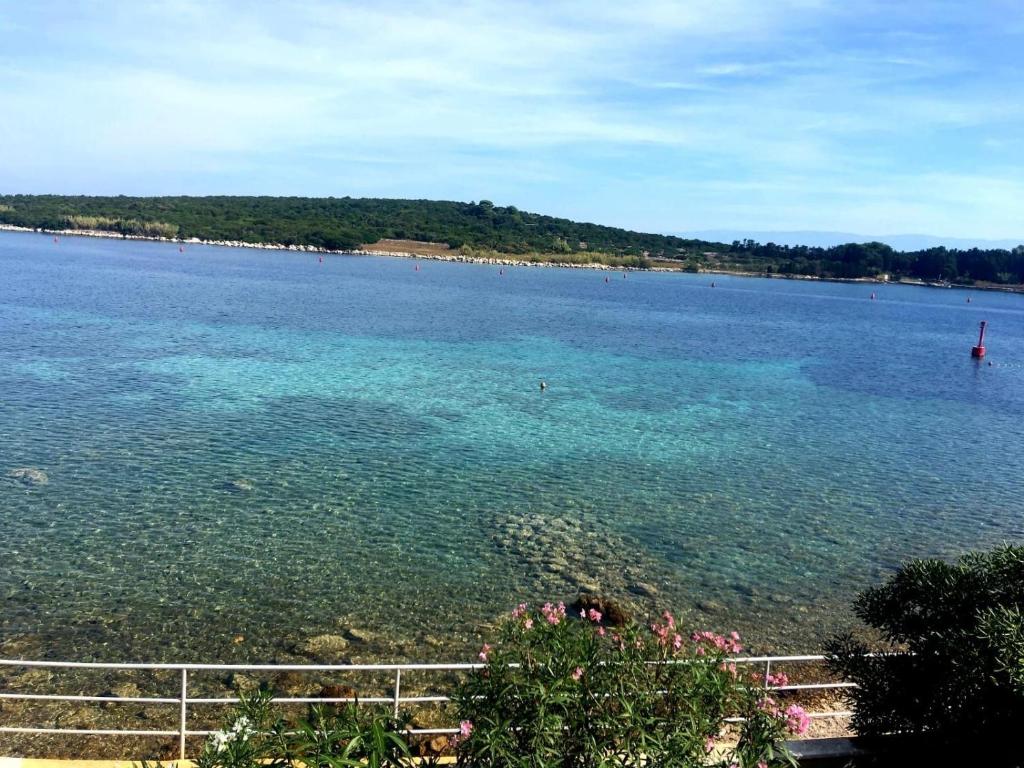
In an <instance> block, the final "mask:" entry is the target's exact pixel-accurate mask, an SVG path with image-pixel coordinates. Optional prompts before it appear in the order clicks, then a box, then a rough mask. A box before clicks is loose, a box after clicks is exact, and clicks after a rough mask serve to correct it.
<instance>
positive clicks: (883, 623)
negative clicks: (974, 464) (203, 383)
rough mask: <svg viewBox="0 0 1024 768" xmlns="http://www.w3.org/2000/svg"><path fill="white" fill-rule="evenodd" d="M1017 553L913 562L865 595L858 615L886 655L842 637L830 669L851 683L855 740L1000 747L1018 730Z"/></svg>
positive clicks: (1023, 601)
mask: <svg viewBox="0 0 1024 768" xmlns="http://www.w3.org/2000/svg"><path fill="white" fill-rule="evenodd" d="M1022 608H1024V548H1022V547H1003V548H1000V549H996V550H994V551H992V552H987V553H974V554H969V555H965V556H964V557H962V558H960V559H959V560H957V561H956V562H955V563H946V562H943V561H940V560H915V561H913V562H911V563H908V564H907V565H904V566H903V567H902V568H900V569H899V570H898V571H897V572H896V573H895V574H894V575H893V576H892V577H891V578H890V579H889V580H888V581H886V582H885V583H884V584H882V585H880V586H877V587H873V588H871V589H868V590H866V591H865V592H863V593H862V594H861V595H860V596H859V597H858V598H857V599H856V601H855V603H854V610H855V612H856V614H857V616H858V617H859V618H860V619H862V620H863V621H864V622H865V623H866V624H868V625H869V626H871V627H874V628H875V629H876V630H878V631H879V632H880V633H881V634H882V636H883V638H884V639H885V641H886V642H887V645H888V647H887V648H886V649H885V650H886V653H885V654H883V655H879V656H875V657H867V656H865V654H866V653H867V652H868V650H869V648H868V647H867V646H866V645H865V644H864V643H863V642H859V641H855V640H853V639H852V638H851V637H850V636H849V635H845V636H840V637H837V638H835V639H833V640H832V641H831V642H830V643H829V647H828V652H829V665H830V666H831V668H832V669H833V670H834V671H836V672H837V673H839V674H841V675H843V676H845V677H846V678H848V679H850V680H852V681H853V682H856V683H857V684H858V686H859V687H858V688H856V689H853V690H852V693H851V697H852V699H853V704H854V717H853V724H854V727H855V728H856V729H857V731H858V733H860V734H863V735H867V736H877V735H881V734H887V733H904V734H929V735H930V736H931V737H933V738H932V739H931V740H932V741H933V742H935V743H942V744H949V745H955V744H968V743H975V744H976V743H987V742H990V741H991V742H993V743H998V742H1005V741H1006V740H1007V734H1010V733H1013V730H1012V729H1014V728H1015V727H1016V726H1019V724H1020V723H1021V722H1024V620H1022V616H1021V609H1022Z"/></svg>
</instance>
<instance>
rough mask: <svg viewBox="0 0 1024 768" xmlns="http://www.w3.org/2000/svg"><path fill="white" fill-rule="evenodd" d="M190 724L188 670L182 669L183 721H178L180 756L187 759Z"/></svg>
mask: <svg viewBox="0 0 1024 768" xmlns="http://www.w3.org/2000/svg"><path fill="white" fill-rule="evenodd" d="M187 722H188V670H187V669H186V668H185V667H182V668H181V719H180V720H179V721H178V729H179V730H178V756H179V757H180V758H181V759H182V760H184V759H185V733H186V730H185V726H186V723H187Z"/></svg>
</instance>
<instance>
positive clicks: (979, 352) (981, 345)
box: [971, 320, 987, 358]
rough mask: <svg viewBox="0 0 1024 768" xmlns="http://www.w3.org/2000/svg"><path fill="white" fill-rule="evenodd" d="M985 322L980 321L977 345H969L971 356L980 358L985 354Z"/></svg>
mask: <svg viewBox="0 0 1024 768" xmlns="http://www.w3.org/2000/svg"><path fill="white" fill-rule="evenodd" d="M986 325H987V323H986V322H985V321H984V320H982V321H981V331H980V332H979V333H978V346H976V347H971V357H977V358H982V357H984V356H985V326H986Z"/></svg>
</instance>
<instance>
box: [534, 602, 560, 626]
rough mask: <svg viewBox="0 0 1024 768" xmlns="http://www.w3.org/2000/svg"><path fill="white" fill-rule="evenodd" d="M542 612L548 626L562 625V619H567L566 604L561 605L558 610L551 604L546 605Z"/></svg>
mask: <svg viewBox="0 0 1024 768" xmlns="http://www.w3.org/2000/svg"><path fill="white" fill-rule="evenodd" d="M540 612H541V613H542V614H544V618H545V619H547V622H548V624H560V623H561V621H562V619H564V618H565V603H559V604H558V607H557V608H556V607H555V606H553V605H552V604H551V603H544V607H543V608H541V609H540Z"/></svg>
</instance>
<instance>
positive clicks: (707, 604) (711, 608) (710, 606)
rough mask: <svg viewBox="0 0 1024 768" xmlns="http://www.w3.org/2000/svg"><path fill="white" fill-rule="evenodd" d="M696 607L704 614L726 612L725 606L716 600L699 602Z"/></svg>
mask: <svg viewBox="0 0 1024 768" xmlns="http://www.w3.org/2000/svg"><path fill="white" fill-rule="evenodd" d="M695 605H696V606H697V610H698V611H703V612H704V613H722V612H723V611H725V606H724V605H722V604H721V603H717V602H715V601H714V600H698V601H697V602H696V603H695Z"/></svg>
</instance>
